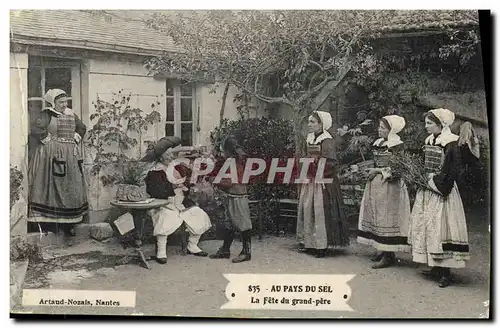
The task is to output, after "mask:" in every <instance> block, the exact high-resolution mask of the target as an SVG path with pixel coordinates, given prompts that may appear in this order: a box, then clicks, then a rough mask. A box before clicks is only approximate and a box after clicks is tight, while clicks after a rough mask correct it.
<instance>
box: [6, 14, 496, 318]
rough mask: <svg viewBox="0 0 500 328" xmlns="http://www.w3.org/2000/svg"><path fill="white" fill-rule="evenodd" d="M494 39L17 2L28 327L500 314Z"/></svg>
mask: <svg viewBox="0 0 500 328" xmlns="http://www.w3.org/2000/svg"><path fill="white" fill-rule="evenodd" d="M490 33H491V26H490V13H489V11H473V10H472V11H471V10H468V11H463V10H462V11H460V10H439V11H438V10H409V11H408V10H379V11H375V10H308V11H305V10H304V11H297V10H266V11H264V10H246V11H243V10H239V11H236V10H219V11H216V10H214V11H196V10H191V11H187V10H186V11H173V10H171V11H168V10H163V11H162V10H12V11H11V12H10V33H9V35H10V190H11V195H10V227H11V228H10V277H11V278H10V300H11V304H10V315H11V317H13V318H18V317H21V316H30V315H35V314H55V315H57V314H65V315H94V316H95V315H112V316H113V315H114V316H132V315H133V316H154V317H179V316H180V317H204V318H207V317H210V318H276V319H283V318H311V319H313V318H314V319H316V318H345V319H352V318H365V319H376V318H399V319H400V318H403V319H411V318H426V319H437V318H440V319H441V318H448V319H465V318H468V319H470V318H476V319H489V318H490V315H489V306H490V305H489V300H490V297H491V296H490V290H491V287H490V286H491V276H490V269H491V263H490V259H491V257H490V255H491V254H490V252H491V247H490V245H491V231H490V230H491V229H490V220H491V213H490V207H491V190H490V176H491V166H490V163H491V161H490V131H489V129H490V126H489V121H488V113H489V112H491V111H492V108H491V102H489V100H488V101H487V99H490V98H488V93H490V92H491V84H490V80H489V77H490V76H489V73H488V75H485V72H490V71H491V63H490V60H491V53H490V49H491V41H490Z"/></svg>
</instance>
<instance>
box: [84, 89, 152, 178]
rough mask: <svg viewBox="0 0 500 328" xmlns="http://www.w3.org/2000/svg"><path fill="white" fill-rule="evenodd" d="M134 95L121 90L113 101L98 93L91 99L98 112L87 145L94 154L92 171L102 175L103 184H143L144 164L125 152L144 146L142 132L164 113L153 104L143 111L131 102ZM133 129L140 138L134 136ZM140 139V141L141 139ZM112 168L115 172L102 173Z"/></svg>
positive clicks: (89, 132)
mask: <svg viewBox="0 0 500 328" xmlns="http://www.w3.org/2000/svg"><path fill="white" fill-rule="evenodd" d="M131 97H132V95H131V94H123V93H122V91H121V90H120V91H119V92H118V93H114V94H113V98H112V99H111V101H105V100H103V99H101V98H100V97H99V96H98V97H97V100H96V101H95V102H92V104H93V106H94V108H95V113H93V114H92V115H91V116H90V120H91V121H95V124H94V125H93V126H92V128H91V129H90V130H89V131H88V132H87V139H86V146H87V147H88V148H89V149H90V150H91V152H93V153H95V158H94V161H93V163H94V164H93V166H92V168H91V174H93V175H100V179H101V182H102V183H103V185H104V186H108V185H112V184H119V183H124V184H133V185H138V184H140V174H139V172H142V170H143V169H144V164H143V163H140V162H138V161H137V159H134V158H131V157H130V156H128V155H127V154H126V151H128V150H132V149H134V148H135V147H138V146H139V147H140V148H142V144H143V143H147V142H142V134H143V132H144V131H147V129H148V127H149V126H150V125H153V124H154V123H156V122H160V120H161V115H160V113H159V112H158V111H157V110H156V107H157V106H158V105H159V104H160V102H159V101H156V102H154V103H152V104H151V111H150V112H149V113H148V114H144V111H143V110H141V109H140V108H133V107H132V106H131V105H130V100H131ZM131 132H133V133H135V134H136V135H138V138H135V137H131V136H130V133H131ZM138 139H139V140H138ZM108 167H112V169H113V170H112V171H113V172H112V173H109V174H103V170H104V169H105V168H108Z"/></svg>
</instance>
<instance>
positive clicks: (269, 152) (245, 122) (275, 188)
mask: <svg viewBox="0 0 500 328" xmlns="http://www.w3.org/2000/svg"><path fill="white" fill-rule="evenodd" d="M227 135H233V136H235V137H236V139H237V140H238V141H239V143H240V144H241V146H242V148H243V149H244V151H245V152H246V153H247V155H248V157H254V158H260V159H263V160H265V161H266V162H267V163H270V162H271V159H272V158H280V159H282V160H286V159H287V158H292V157H294V154H295V143H294V138H293V136H294V129H293V125H292V123H291V122H290V121H289V120H284V119H267V118H252V119H239V120H236V121H229V120H224V122H223V124H222V126H221V127H217V128H215V130H213V131H212V132H211V135H210V140H211V143H212V145H213V147H214V149H219V146H220V142H221V140H222V138H223V137H224V136H227ZM260 177H263V178H267V170H266V171H264V173H262V174H261V175H260ZM248 192H249V195H250V199H254V200H261V201H262V204H261V209H260V210H261V213H262V215H263V217H264V218H265V220H268V221H265V222H264V224H266V225H269V224H270V222H269V220H272V219H273V218H274V213H275V209H276V202H277V201H278V200H279V199H283V198H289V199H296V198H297V190H296V186H295V185H285V184H281V183H275V184H267V183H266V180H265V179H264V180H258V181H256V183H252V184H249V185H248ZM216 198H217V197H216Z"/></svg>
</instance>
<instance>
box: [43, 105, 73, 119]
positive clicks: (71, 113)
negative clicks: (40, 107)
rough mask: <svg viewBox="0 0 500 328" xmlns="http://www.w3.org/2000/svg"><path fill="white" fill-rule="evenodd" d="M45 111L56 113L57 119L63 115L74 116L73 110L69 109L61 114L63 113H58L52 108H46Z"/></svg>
mask: <svg viewBox="0 0 500 328" xmlns="http://www.w3.org/2000/svg"><path fill="white" fill-rule="evenodd" d="M45 110H48V111H50V112H52V113H54V114H55V115H56V116H57V117H59V116H61V115H73V110H72V109H71V108H69V107H66V108H65V109H64V112H63V113H61V112H58V111H57V110H55V109H54V108H52V107H46V108H45Z"/></svg>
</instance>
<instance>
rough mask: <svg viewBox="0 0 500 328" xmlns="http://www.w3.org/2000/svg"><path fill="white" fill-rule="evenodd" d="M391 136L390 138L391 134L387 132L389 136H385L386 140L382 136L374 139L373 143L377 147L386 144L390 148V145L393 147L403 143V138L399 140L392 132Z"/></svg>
mask: <svg viewBox="0 0 500 328" xmlns="http://www.w3.org/2000/svg"><path fill="white" fill-rule="evenodd" d="M392 136H393V137H392V138H391V135H390V134H389V137H388V138H387V140H385V139H384V138H379V139H377V140H375V142H374V143H373V145H374V146H377V147H384V146H386V147H387V148H391V147H394V146H397V145H401V144H402V143H403V140H401V138H400V137H399V136H398V135H397V134H392ZM394 136H395V137H394Z"/></svg>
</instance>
